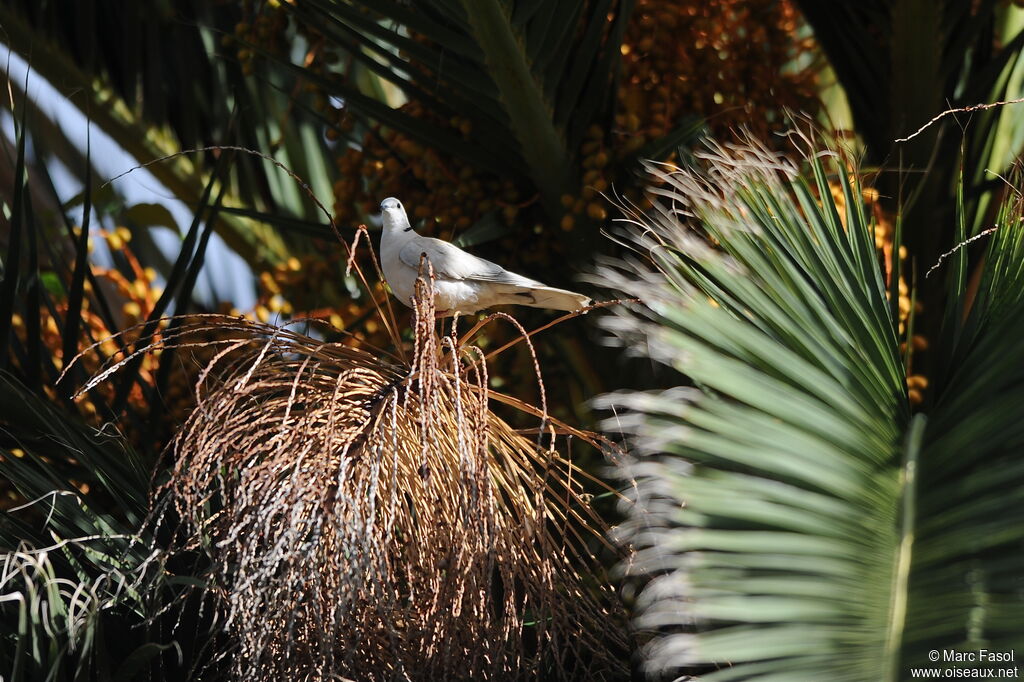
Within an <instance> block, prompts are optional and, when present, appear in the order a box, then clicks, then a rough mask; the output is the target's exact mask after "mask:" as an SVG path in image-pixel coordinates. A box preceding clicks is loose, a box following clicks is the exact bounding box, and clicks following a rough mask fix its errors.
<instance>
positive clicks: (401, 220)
mask: <svg viewBox="0 0 1024 682" xmlns="http://www.w3.org/2000/svg"><path fill="white" fill-rule="evenodd" d="M415 236H416V232H415V231H413V229H412V227H411V226H410V225H409V219H408V218H407V217H406V216H404V215H400V216H393V215H385V216H384V234H383V235H382V236H381V249H383V250H391V249H400V248H401V247H402V246H404V245H405V243H406V242H407V241H409V240H410V239H412V238H414V237H415Z"/></svg>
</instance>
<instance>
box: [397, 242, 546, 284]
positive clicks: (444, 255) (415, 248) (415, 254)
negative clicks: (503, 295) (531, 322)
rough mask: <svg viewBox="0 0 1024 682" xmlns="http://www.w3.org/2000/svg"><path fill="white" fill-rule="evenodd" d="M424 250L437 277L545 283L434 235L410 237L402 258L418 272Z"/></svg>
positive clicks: (508, 282)
mask: <svg viewBox="0 0 1024 682" xmlns="http://www.w3.org/2000/svg"><path fill="white" fill-rule="evenodd" d="M424 253H425V254H427V258H429V259H430V264H431V265H432V266H433V268H434V276H435V277H443V278H446V279H456V280H467V279H469V280H477V281H480V282H493V283H495V284H510V285H513V286H520V287H528V286H541V287H543V286H544V284H542V283H540V282H536V281H534V280H532V279H529V278H527V277H523V276H522V275H517V274H516V273H514V272H509V271H508V270H506V269H505V268H503V267H501V266H500V265H498V264H496V263H492V262H491V261H489V260H484V259H483V258H478V257H477V256H474V255H473V254H471V253H466V252H465V251H463V250H462V249H460V248H459V247H457V246H455V245H454V244H449V243H448V242H445V241H441V240H440V239H433V238H431V237H419V236H418V237H417V238H416V239H411V240H409V243H408V244H406V245H405V246H404V247H402V250H401V251H400V252H399V254H398V257H399V259H401V261H402V262H403V263H404V264H405V265H408V266H409V267H410V268H413V269H414V270H417V271H418V270H419V267H420V256H421V255H422V254H424Z"/></svg>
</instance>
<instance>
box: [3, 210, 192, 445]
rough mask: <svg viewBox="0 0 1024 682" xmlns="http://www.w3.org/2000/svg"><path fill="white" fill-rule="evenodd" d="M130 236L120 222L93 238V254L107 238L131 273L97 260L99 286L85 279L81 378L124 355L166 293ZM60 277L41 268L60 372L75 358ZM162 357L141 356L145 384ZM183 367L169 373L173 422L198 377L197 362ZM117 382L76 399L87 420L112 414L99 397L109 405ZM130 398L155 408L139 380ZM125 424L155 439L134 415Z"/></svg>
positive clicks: (51, 352)
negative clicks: (64, 333)
mask: <svg viewBox="0 0 1024 682" xmlns="http://www.w3.org/2000/svg"><path fill="white" fill-rule="evenodd" d="M131 236H132V235H131V231H130V230H129V229H128V228H126V227H117V228H115V229H113V230H109V231H107V230H98V231H96V232H94V233H93V235H92V236H90V237H89V239H88V247H87V248H88V250H89V251H90V253H91V252H92V250H93V246H94V243H95V240H96V239H102V240H104V241H105V242H106V244H107V247H108V248H109V249H110V250H111V251H116V252H118V253H119V254H121V255H122V256H123V257H124V260H125V261H126V262H127V268H126V270H127V271H128V274H125V272H122V271H121V270H119V269H117V268H104V267H100V266H97V265H95V264H94V265H92V273H93V275H94V279H95V282H96V286H97V287H98V288H99V291H95V290H94V286H93V283H92V282H91V281H90V280H89V279H86V280H85V282H84V289H85V296H84V299H83V301H82V309H81V313H80V316H81V335H80V338H79V349H80V350H81V351H82V354H81V356H80V357H79V358H78V360H77V361H76V364H77V365H78V366H80V367H81V368H82V371H81V373H79V374H78V375H77V376H78V379H77V380H78V381H79V382H80V381H81V378H82V377H91V376H94V375H95V374H96V373H98V372H99V371H101V369H102V368H103V367H104V362H105V361H106V360H107V359H110V358H119V357H123V355H122V354H123V352H124V350H125V349H129V350H130V349H131V348H132V344H134V343H135V342H136V341H138V339H139V335H140V333H141V330H142V325H141V324H140V323H142V322H145V321H146V319H147V317H148V316H149V315H150V314H151V313H152V312H153V309H154V308H155V306H156V303H157V300H158V299H159V298H160V295H161V294H162V293H163V292H162V289H161V288H160V286H158V284H157V279H158V278H157V273H156V271H155V270H154V269H153V268H150V267H143V265H142V264H141V263H140V261H139V259H138V258H137V257H136V255H135V253H134V252H133V251H132V249H131V246H130V241H131ZM57 277H59V275H58V274H57V273H55V272H45V271H44V272H43V273H42V279H43V281H44V282H53V283H54V284H53V286H52V287H49V288H50V289H51V290H50V292H49V295H50V298H51V299H52V303H53V310H52V311H51V309H50V307H49V306H47V305H42V306H40V309H39V321H40V332H41V333H40V338H41V342H42V344H43V348H44V349H45V350H46V352H47V355H48V356H49V359H48V360H47V362H52V368H53V371H56V372H60V371H62V370H63V369H64V368H65V366H66V365H67V364H68V363H69V362H70V361H71V360H72V359H73V358H65V357H63V341H62V337H61V331H60V329H61V327H62V326H63V324H64V319H65V318H66V316H67V311H68V302H67V297H66V296H65V294H64V290H63V288H62V287H61V286H60V285H59V284H56V282H57V280H56V278H57ZM100 298H102V299H104V300H105V301H106V302H107V305H108V307H109V310H110V312H111V315H112V318H113V319H111V320H107V319H105V317H104V316H103V315H101V314H100V307H99V305H98V303H97V302H98V300H99V299H100ZM54 312H55V313H56V314H57V317H56V318H55V317H54V315H53V313H54ZM58 318H59V319H58ZM167 325H168V321H167V320H161V321H160V323H159V325H158V327H157V330H156V335H157V336H156V337H155V338H159V334H160V332H161V331H162V330H164V329H166V327H167ZM13 328H14V331H15V333H16V334H17V335H18V338H19V340H20V341H21V343H22V344H28V343H30V342H31V340H30V339H29V338H28V329H27V327H26V323H25V319H24V317H23V316H22V315H19V314H15V315H14V316H13ZM115 335H116V336H115ZM211 352H212V351H211ZM199 353H200V354H202V353H203V351H202V350H200V351H199ZM160 356H161V351H160V350H159V349H155V350H154V351H153V352H150V353H146V354H144V355H142V356H140V364H139V368H138V376H139V379H140V380H141V382H142V383H143V384H146V385H148V386H151V387H152V386H155V383H156V376H157V370H158V368H159V365H160ZM181 366H185V367H192V368H194V369H191V370H188V369H186V372H184V373H183V372H181V371H174V372H171V374H170V380H169V383H168V385H167V386H166V387H165V391H164V393H163V394H162V405H163V410H164V419H165V423H166V424H168V425H170V424H174V423H178V422H180V421H181V420H182V419H184V417H185V416H186V413H187V411H188V409H190V407H191V405H192V402H193V395H192V384H193V382H194V379H195V378H196V376H198V364H196V363H183V364H182V365H181ZM115 381H116V380H115ZM115 381H107V382H103V383H100V384H99V385H98V386H96V388H95V389H93V391H91V392H90V393H91V394H83V395H80V396H78V398H77V399H76V400H75V405H76V408H77V409H78V411H79V414H80V415H81V416H82V418H83V419H84V420H85V421H86V423H89V424H92V425H94V426H99V425H100V424H101V423H102V422H103V421H105V420H106V419H108V418H109V416H108V415H104V414H101V413H100V410H99V409H98V407H97V402H95V401H94V398H98V399H100V400H101V401H102V402H103V403H106V404H108V405H109V404H112V403H113V401H114V397H115V394H116V390H117V384H116V383H115ZM43 388H44V390H45V391H46V393H47V395H48V396H49V397H50V398H51V399H52V400H54V401H58V400H59V397H58V393H57V390H58V389H57V387H55V385H54V382H52V381H46V382H44V384H43ZM62 388H63V387H62ZM72 388H73V389H77V388H78V386H77V385H76V386H72ZM127 403H128V407H129V408H130V409H132V410H134V411H135V412H136V413H138V414H142V415H146V412H147V411H148V409H149V407H150V405H149V403H148V401H147V398H146V396H145V395H143V392H142V389H141V388H140V387H139V385H138V384H136V385H135V386H134V387H133V388H132V390H131V392H130V393H129V394H128V398H127ZM124 425H125V435H126V436H127V437H128V439H129V440H130V441H132V440H133V438H134V437H135V436H140V438H141V441H143V442H149V441H151V440H152V437H153V434H152V433H149V434H135V433H132V425H131V422H130V420H129V421H125V422H124ZM147 439H148V440H147Z"/></svg>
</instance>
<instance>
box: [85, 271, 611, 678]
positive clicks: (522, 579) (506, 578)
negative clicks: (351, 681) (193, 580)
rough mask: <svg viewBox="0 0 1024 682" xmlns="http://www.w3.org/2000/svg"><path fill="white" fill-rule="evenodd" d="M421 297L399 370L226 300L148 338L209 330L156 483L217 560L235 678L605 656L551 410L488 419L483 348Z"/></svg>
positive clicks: (598, 607) (532, 671) (185, 529)
mask: <svg viewBox="0 0 1024 682" xmlns="http://www.w3.org/2000/svg"><path fill="white" fill-rule="evenodd" d="M421 284H422V281H421ZM430 299H431V297H429V296H428V297H422V296H421V297H419V299H418V302H417V308H416V329H415V338H416V344H415V351H414V354H413V356H414V357H413V360H412V364H411V366H408V365H402V364H400V363H398V362H397V361H391V360H388V359H385V358H382V357H381V356H379V355H375V354H371V353H368V352H365V351H363V350H360V349H357V348H352V347H349V346H346V345H342V344H333V343H323V342H320V341H317V340H316V339H314V338H311V337H309V336H305V335H302V334H299V333H296V332H293V331H290V330H288V329H281V328H275V327H271V326H267V325H262V324H258V323H252V322H247V321H244V320H240V319H236V318H220V317H206V318H193V320H192V321H191V322H187V323H185V324H183V325H181V326H180V327H178V328H177V330H176V331H175V332H174V334H172V335H165V336H164V337H163V338H161V339H160V340H159V341H158V343H160V344H164V345H173V346H176V347H177V348H179V349H187V348H189V347H190V346H192V347H195V346H199V345H204V346H209V345H210V344H214V345H218V346H220V347H221V348H220V349H219V351H218V352H217V354H216V356H215V359H214V360H213V362H212V363H210V365H209V366H207V367H206V368H205V370H204V371H203V373H202V375H201V377H200V380H199V383H198V384H197V386H196V390H197V403H198V404H197V407H196V409H195V411H194V412H193V413H192V414H191V416H190V417H189V419H188V420H187V422H186V423H185V424H184V426H183V427H182V428H181V430H180V432H179V433H178V436H177V438H176V440H175V442H174V444H173V454H174V465H173V472H172V474H171V476H170V479H169V481H168V482H167V483H166V484H165V485H164V486H163V488H162V491H161V492H160V494H159V495H160V500H161V501H162V503H163V504H167V505H170V506H171V508H173V509H174V510H175V511H176V514H175V516H178V517H179V518H180V519H181V524H182V525H181V528H180V537H182V538H184V542H185V543H186V544H188V545H191V546H192V547H200V548H202V549H203V550H204V551H205V552H206V553H207V554H208V555H209V557H210V559H211V560H212V563H213V565H214V567H215V571H214V573H215V576H216V590H215V592H216V595H217V596H216V601H217V603H218V605H219V607H220V608H221V609H222V610H223V613H224V616H225V623H226V627H227V630H228V632H229V633H230V635H231V636H232V638H233V641H234V642H235V643H236V645H237V648H236V650H235V651H234V652H233V653H232V654H231V655H230V658H231V660H232V667H233V671H234V677H235V678H237V679H246V680H280V679H308V680H319V679H338V678H339V677H341V678H355V679H360V680H393V679H394V680H404V679H408V680H459V679H466V680H485V679H541V678H542V679H560V678H561V679H568V678H576V679H611V678H615V677H618V676H619V675H620V674H621V672H622V671H621V670H620V669H619V666H620V665H621V664H620V663H617V662H616V655H621V648H620V647H621V646H622V645H623V643H624V642H623V639H624V634H623V633H624V631H625V630H624V626H623V622H624V621H623V619H621V618H619V615H620V608H619V606H618V601H617V596H616V595H615V593H614V590H613V589H612V588H611V587H610V586H609V585H608V584H607V582H606V581H605V580H604V579H603V578H602V577H600V575H601V574H600V571H599V569H598V568H597V563H596V561H595V560H594V558H593V554H592V549H591V548H592V546H599V545H600V543H602V542H603V540H602V537H603V531H602V528H601V524H600V521H599V519H598V517H597V516H596V515H595V513H594V512H593V511H592V509H591V508H590V506H589V504H588V500H587V496H586V495H585V493H584V491H583V486H582V485H581V480H582V479H583V476H582V473H581V472H580V471H579V470H575V469H574V468H573V466H572V464H571V463H570V462H569V461H568V460H567V459H566V458H564V457H563V456H561V455H560V454H558V453H557V452H556V451H555V450H554V448H553V447H552V445H553V443H554V441H555V434H556V432H559V431H560V430H561V429H560V428H559V425H558V424H557V422H554V421H553V420H550V419H547V418H546V417H542V424H543V428H542V429H541V431H540V433H541V434H542V435H543V436H544V438H543V439H541V438H540V437H539V436H538V437H534V436H526V435H524V434H522V433H519V432H517V431H516V430H514V429H512V428H511V427H510V426H509V425H508V424H507V423H506V422H505V421H503V420H502V419H500V418H499V417H498V416H496V415H495V414H494V413H493V412H492V411H491V410H490V409H489V404H488V400H489V398H488V393H489V392H488V390H487V371H486V365H485V364H484V361H483V354H482V353H481V352H479V351H478V350H477V349H476V348H474V347H472V346H464V345H461V343H460V342H459V341H458V340H457V339H456V337H455V335H454V332H453V334H452V336H445V337H443V338H439V337H438V336H437V335H436V333H435V330H434V311H433V310H432V303H431V301H430ZM211 330H214V331H215V332H216V333H215V336H216V340H215V341H210V338H211ZM197 339H198V340H197ZM146 350H147V349H146V348H140V349H139V350H138V351H137V352H146ZM125 361H126V360H122V361H121V362H122V363H123V362H125ZM116 370H117V365H116V364H115V365H113V366H111V367H110V368H108V369H107V370H106V371H105V372H103V373H102V374H100V375H98V376H97V377H96V378H95V379H94V381H102V380H103V379H104V377H105V376H106V375H107V374H108V373H110V372H114V371H116ZM540 413H541V414H542V415H543V413H544V410H543V409H542V410H540ZM575 433H577V434H578V433H579V432H575ZM616 649H620V650H619V651H616Z"/></svg>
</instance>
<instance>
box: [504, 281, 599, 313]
mask: <svg viewBox="0 0 1024 682" xmlns="http://www.w3.org/2000/svg"><path fill="white" fill-rule="evenodd" d="M502 293H504V294H505V295H506V296H508V297H509V303H515V304H518V305H525V306H530V307H531V308H548V309H549V310H564V311H566V312H574V311H576V310H580V309H581V308H586V307H587V306H588V305H590V304H591V303H593V300H592V299H591V298H589V297H588V296H584V295H583V294H577V293H576V292H574V291H566V290H565V289H555V288H554V287H546V286H529V287H508V289H507V290H506V291H504V292H502Z"/></svg>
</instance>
